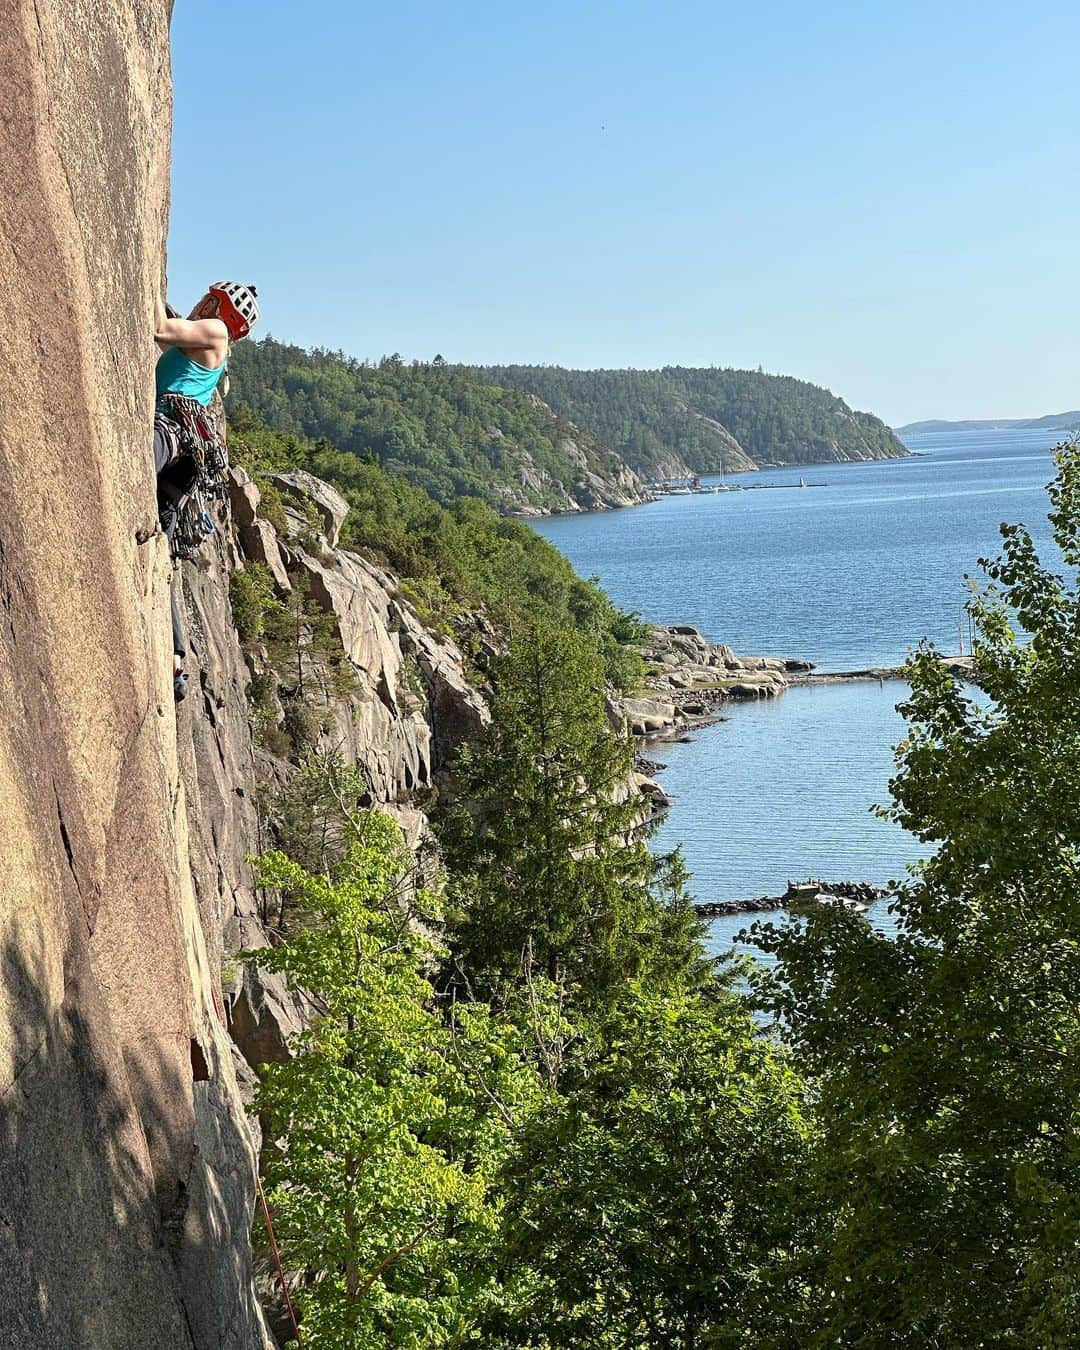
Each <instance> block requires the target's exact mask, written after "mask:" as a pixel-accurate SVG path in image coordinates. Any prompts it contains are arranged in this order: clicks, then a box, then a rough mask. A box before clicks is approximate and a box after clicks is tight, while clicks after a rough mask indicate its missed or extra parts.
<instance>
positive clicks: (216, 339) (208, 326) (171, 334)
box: [154, 314, 229, 351]
mask: <svg viewBox="0 0 1080 1350" xmlns="http://www.w3.org/2000/svg"><path fill="white" fill-rule="evenodd" d="M154 341H155V342H156V343H157V345H158V346H159V347H182V348H184V349H185V350H194V351H214V350H217V351H220V350H222V349H224V347H225V345H226V344H227V343H228V341H229V330H228V329H227V328H226V327H225V325H224V323H222V321H221V320H220V319H167V318H166V317H165V315H164V314H159V315H158V318H157V331H156V332H155V333H154Z"/></svg>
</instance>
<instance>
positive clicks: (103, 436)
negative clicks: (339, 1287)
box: [0, 0, 266, 1350]
mask: <svg viewBox="0 0 1080 1350" xmlns="http://www.w3.org/2000/svg"><path fill="white" fill-rule="evenodd" d="M169 12H170V6H169V5H168V4H167V3H164V2H163V0H159V2H158V3H152V2H151V0H146V2H144V3H139V4H135V3H121V0H68V2H67V3H64V4H60V3H58V0H37V3H30V0H0V33H2V34H3V40H2V42H0V88H2V89H3V91H4V95H3V110H2V113H0V165H2V172H3V191H2V192H0V296H2V297H3V301H2V304H0V878H2V880H0V887H2V894H3V904H2V905H0V943H2V947H0V959H2V964H3V969H2V975H0V1092H2V1094H3V1095H2V1097H0V1304H2V1306H3V1309H4V1312H3V1316H2V1318H0V1324H2V1329H0V1343H2V1344H4V1345H5V1346H6V1345H11V1346H18V1347H19V1348H20V1350H37V1347H41V1350H56V1348H57V1347H68V1346H70V1347H76V1346H78V1347H102V1350H105V1347H108V1350H127V1347H131V1350H136V1347H138V1350H143V1348H144V1347H147V1346H162V1347H164V1346H168V1347H178V1348H179V1347H188V1346H197V1347H204V1346H205V1347H207V1348H209V1347H211V1346H213V1347H251V1346H262V1345H265V1344H266V1338H265V1334H264V1332H263V1330H262V1321H261V1317H260V1315H259V1313H258V1310H257V1308H256V1306H255V1302H254V1299H253V1297H252V1294H251V1279H250V1257H249V1244H248V1241H247V1233H248V1225H249V1221H250V1217H251V1204H252V1195H253V1176H254V1148H253V1141H252V1137H251V1134H250V1131H249V1128H248V1125H247V1122H246V1118H245V1113H244V1111H243V1107H242V1104H241V1101H240V1094H239V1090H238V1087H237V1081H236V1075H235V1072H234V1067H233V1054H232V1049H231V1046H230V1042H229V1040H228V1038H227V1035H226V1033H225V1029H224V1025H223V1018H222V1016H221V1013H220V1011H219V1004H220V995H219V992H218V990H217V981H218V978H219V971H218V970H217V969H215V965H214V961H213V960H212V959H211V958H210V957H209V956H208V949H207V935H208V934H212V933H213V932H214V922H213V921H212V920H211V921H207V922H205V923H204V922H203V921H201V918H205V916H201V915H200V903H199V901H204V908H205V907H206V906H210V908H212V905H211V904H210V899H209V896H206V897H204V896H200V897H199V899H198V900H197V898H196V892H195V888H194V885H193V881H192V872H191V867H190V864H189V853H190V847H189V846H190V823H189V822H190V819H191V812H190V811H189V805H191V806H192V807H193V809H195V808H197V809H198V810H203V808H204V806H205V804H203V803H195V804H192V803H190V800H189V799H190V793H191V786H192V784H191V776H190V775H184V774H182V773H181V766H180V758H179V756H178V746H177V735H176V719H175V716H174V710H173V703H172V695H171V688H170V685H171V681H170V659H169V645H170V644H169V626H168V618H167V581H168V574H169V564H168V559H167V555H166V550H165V546H164V542H163V540H162V539H161V538H160V536H158V537H152V532H153V529H154V524H155V508H154V490H153V475H152V467H151V459H150V446H149V439H150V427H151V422H152V403H153V363H154V357H155V351H154V348H153V345H152V342H151V340H150V334H151V329H152V316H153V296H154V292H155V290H156V289H158V288H160V286H161V283H162V275H163V266H164V256H165V255H164V240H165V229H166V218H167V205H168V202H167V196H168V193H167V184H168V169H169V163H168V156H169V121H170V103H171V89H170V77H169V49H168V22H169ZM147 536H151V537H149V539H147ZM140 539H144V540H147V542H144V543H140V542H138V541H139V540H140ZM206 809H207V810H209V809H210V808H209V807H207V808H206ZM200 828H201V827H200Z"/></svg>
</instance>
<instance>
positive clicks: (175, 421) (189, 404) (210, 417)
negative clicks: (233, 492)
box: [154, 393, 229, 558]
mask: <svg viewBox="0 0 1080 1350" xmlns="http://www.w3.org/2000/svg"><path fill="white" fill-rule="evenodd" d="M154 421H155V423H156V425H157V426H158V428H159V429H160V430H161V431H163V432H164V433H165V435H167V436H168V437H169V438H170V440H172V441H173V442H174V443H175V445H176V448H177V458H178V459H179V461H180V462H181V463H182V462H183V461H187V462H188V465H190V478H189V481H186V482H183V484H182V485H177V484H176V483H175V480H174V481H173V482H170V481H169V479H168V478H166V477H164V476H163V478H162V479H161V480H160V481H161V488H162V491H163V493H164V494H165V496H167V497H168V498H169V499H170V500H169V505H170V508H171V513H172V514H173V515H174V517H175V521H174V523H172V524H171V526H170V529H169V531H168V533H169V536H170V539H171V542H172V555H173V557H174V558H193V557H194V556H195V554H196V553H198V551H199V549H200V548H201V547H202V545H203V544H204V543H205V542H206V540H207V539H209V538H210V537H211V536H212V535H213V534H215V533H216V526H215V525H214V520H213V517H212V516H211V514H210V507H211V505H212V504H213V503H214V502H215V501H224V500H225V499H226V497H227V496H228V478H227V475H228V470H229V454H228V448H227V446H226V442H225V427H224V418H223V417H222V416H221V413H220V407H219V408H217V409H215V410H213V411H212V410H211V409H210V408H207V407H205V406H204V405H203V404H201V403H200V402H199V401H198V400H197V399H193V398H188V397H187V396H186V395H184V394H176V393H165V394H162V395H161V396H160V397H159V399H158V407H157V411H156V412H155V414H154Z"/></svg>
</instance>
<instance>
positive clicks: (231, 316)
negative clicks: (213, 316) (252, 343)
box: [206, 281, 259, 342]
mask: <svg viewBox="0 0 1080 1350" xmlns="http://www.w3.org/2000/svg"><path fill="white" fill-rule="evenodd" d="M206 293H207V295H212V296H213V297H214V298H215V300H217V301H218V302H219V304H218V317H219V318H220V319H221V320H222V321H223V322H224V324H225V327H226V328H227V329H228V330H229V337H231V338H232V340H233V341H234V342H239V341H240V339H241V338H242V337H247V335H248V333H250V332H251V330H252V328H254V327H255V325H256V324H257V323H258V322H259V306H258V304H257V303H256V301H255V287H254V286H245V285H244V284H243V282H240V281H215V282H214V283H213V284H212V285H211V286H210V287H209V288H208V289H207V292H206Z"/></svg>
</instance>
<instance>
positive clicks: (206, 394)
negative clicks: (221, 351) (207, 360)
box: [155, 347, 228, 407]
mask: <svg viewBox="0 0 1080 1350" xmlns="http://www.w3.org/2000/svg"><path fill="white" fill-rule="evenodd" d="M227 364H228V362H227V361H226V362H224V363H223V364H222V365H220V366H218V368H217V370H208V369H207V367H206V366H201V365H199V363H198V361H193V360H192V359H191V357H190V356H185V355H184V353H183V352H182V351H181V350H180V348H179V347H169V348H168V349H167V350H165V351H163V352H162V353H161V355H160V356H159V357H158V363H157V371H156V375H155V379H156V381H157V392H158V398H160V397H161V395H162V394H185V395H186V396H187V397H188V398H193V399H196V400H197V401H198V402H199V403H201V404H202V405H203V407H206V406H207V405H208V404H209V402H210V400H211V399H212V398H213V396H214V390H215V389H216V388H217V387H218V381H219V380H220V379H221V377H222V375H223V374H224V373H225V366H226V365H227Z"/></svg>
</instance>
